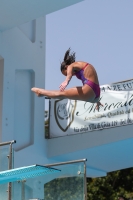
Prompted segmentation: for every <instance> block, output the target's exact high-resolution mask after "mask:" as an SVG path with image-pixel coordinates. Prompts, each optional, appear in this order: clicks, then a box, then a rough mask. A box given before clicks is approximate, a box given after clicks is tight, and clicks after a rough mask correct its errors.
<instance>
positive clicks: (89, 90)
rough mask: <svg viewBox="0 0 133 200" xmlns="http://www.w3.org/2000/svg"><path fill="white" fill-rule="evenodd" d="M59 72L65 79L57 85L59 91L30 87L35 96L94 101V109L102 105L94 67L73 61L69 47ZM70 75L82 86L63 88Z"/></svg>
mask: <svg viewBox="0 0 133 200" xmlns="http://www.w3.org/2000/svg"><path fill="white" fill-rule="evenodd" d="M60 69H61V72H62V74H63V75H65V76H66V79H65V81H64V82H63V83H62V84H61V85H60V86H59V88H60V91H57V90H53V91H51V90H45V89H41V88H35V87H34V88H32V89H31V90H32V91H33V92H35V93H36V95H37V96H40V97H41V96H47V97H49V98H55V99H66V98H67V99H73V100H80V101H86V102H91V103H96V104H97V105H96V109H97V110H99V106H100V105H101V106H103V105H102V104H101V103H100V101H99V99H100V87H99V81H98V76H97V73H96V70H95V68H94V67H93V66H92V65H91V64H89V63H86V62H82V61H78V62H75V53H70V48H69V49H68V50H67V51H66V53H65V56H64V61H63V62H62V63H61V68H60ZM72 76H76V77H77V78H78V79H80V80H81V81H82V83H83V86H82V87H74V88H70V89H67V90H65V88H66V87H67V85H68V84H69V82H70V80H71V78H72Z"/></svg>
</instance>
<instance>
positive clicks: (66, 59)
mask: <svg viewBox="0 0 133 200" xmlns="http://www.w3.org/2000/svg"><path fill="white" fill-rule="evenodd" d="M70 51H71V49H70V48H69V49H68V50H67V51H66V53H65V56H64V61H63V62H62V63H61V67H60V70H61V71H62V70H63V69H64V68H65V66H66V65H70V64H71V63H74V62H75V52H72V53H71V54H70Z"/></svg>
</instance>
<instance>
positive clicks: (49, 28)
mask: <svg viewBox="0 0 133 200" xmlns="http://www.w3.org/2000/svg"><path fill="white" fill-rule="evenodd" d="M69 47H70V48H71V49H72V51H74V52H76V61H85V62H88V63H90V64H92V65H93V66H94V67H95V69H96V71H97V74H98V77H99V82H100V85H103V84H110V83H113V82H118V81H122V80H127V79H132V78H133V1H132V0H108V1H107V0H84V1H83V2H80V3H77V4H75V5H73V6H70V7H67V8H64V9H62V10H59V11H56V12H54V13H51V14H49V15H47V16H46V73H45V88H46V89H49V90H58V88H59V85H60V84H61V83H62V82H63V81H64V80H65V77H64V76H63V75H62V74H61V72H60V63H61V62H62V61H63V57H64V54H65V51H66V50H67V49H68V48H69ZM81 85H82V83H81V82H80V80H78V79H76V77H73V78H72V80H71V82H70V84H69V85H68V87H67V88H70V87H75V86H81Z"/></svg>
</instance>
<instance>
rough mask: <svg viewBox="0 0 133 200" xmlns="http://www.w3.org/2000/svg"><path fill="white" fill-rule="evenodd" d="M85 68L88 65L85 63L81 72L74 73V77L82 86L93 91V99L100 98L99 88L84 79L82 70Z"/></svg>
mask: <svg viewBox="0 0 133 200" xmlns="http://www.w3.org/2000/svg"><path fill="white" fill-rule="evenodd" d="M87 66H88V63H86V65H85V66H84V67H83V68H82V69H81V70H79V71H78V72H76V73H75V76H76V77H77V78H78V79H80V80H81V81H82V83H83V85H84V84H87V85H89V86H90V87H91V88H92V89H93V91H94V93H95V95H96V97H95V99H96V98H98V97H100V87H99V85H98V84H96V83H94V82H92V81H90V80H88V79H86V78H85V77H84V69H85V68H86V67H87Z"/></svg>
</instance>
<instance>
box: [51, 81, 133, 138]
mask: <svg viewBox="0 0 133 200" xmlns="http://www.w3.org/2000/svg"><path fill="white" fill-rule="evenodd" d="M100 88H101V95H100V101H101V103H102V104H103V107H100V110H99V112H98V111H97V110H96V109H95V107H96V104H92V103H89V102H84V101H74V100H68V99H64V100H54V99H51V109H50V129H49V132H50V138H53V137H60V136H65V135H72V134H78V133H85V132H89V131H94V130H101V129H105V128H113V127H117V126H124V125H128V124H132V123H133V80H129V81H123V82H120V83H114V84H110V85H102V86H100Z"/></svg>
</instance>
